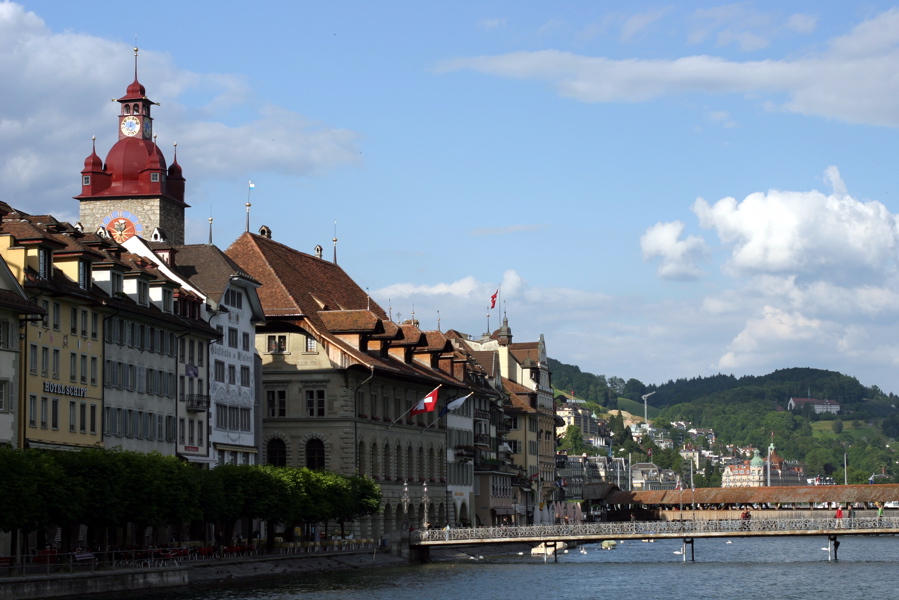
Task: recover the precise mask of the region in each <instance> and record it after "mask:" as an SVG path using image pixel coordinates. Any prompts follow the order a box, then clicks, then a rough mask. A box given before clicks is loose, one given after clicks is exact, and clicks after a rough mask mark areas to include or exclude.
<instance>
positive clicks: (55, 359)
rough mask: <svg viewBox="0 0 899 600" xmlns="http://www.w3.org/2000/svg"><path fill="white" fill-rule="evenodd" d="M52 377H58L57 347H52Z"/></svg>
mask: <svg viewBox="0 0 899 600" xmlns="http://www.w3.org/2000/svg"><path fill="white" fill-rule="evenodd" d="M53 379H59V349H57V348H54V349H53Z"/></svg>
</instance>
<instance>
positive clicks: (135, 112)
mask: <svg viewBox="0 0 899 600" xmlns="http://www.w3.org/2000/svg"><path fill="white" fill-rule="evenodd" d="M134 114H136V115H139V114H140V104H135V105H134Z"/></svg>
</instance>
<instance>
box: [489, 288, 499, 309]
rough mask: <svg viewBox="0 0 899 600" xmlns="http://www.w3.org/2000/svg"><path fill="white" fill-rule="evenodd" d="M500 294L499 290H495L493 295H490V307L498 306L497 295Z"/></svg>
mask: <svg viewBox="0 0 899 600" xmlns="http://www.w3.org/2000/svg"><path fill="white" fill-rule="evenodd" d="M498 295H499V290H496V291H495V292H493V295H492V296H490V308H496V297H497V296H498Z"/></svg>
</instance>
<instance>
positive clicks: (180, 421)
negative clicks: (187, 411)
mask: <svg viewBox="0 0 899 600" xmlns="http://www.w3.org/2000/svg"><path fill="white" fill-rule="evenodd" d="M178 443H179V444H183V443H184V417H181V418H180V419H178Z"/></svg>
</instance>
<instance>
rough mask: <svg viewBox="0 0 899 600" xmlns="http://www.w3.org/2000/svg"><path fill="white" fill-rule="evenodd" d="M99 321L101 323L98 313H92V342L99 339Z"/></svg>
mask: <svg viewBox="0 0 899 600" xmlns="http://www.w3.org/2000/svg"><path fill="white" fill-rule="evenodd" d="M98 321H99V319H98V318H97V313H94V312H92V313H91V339H92V340H95V339H97V327H98Z"/></svg>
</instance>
